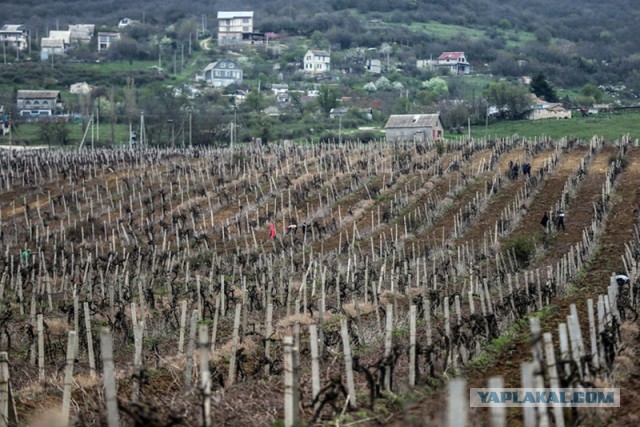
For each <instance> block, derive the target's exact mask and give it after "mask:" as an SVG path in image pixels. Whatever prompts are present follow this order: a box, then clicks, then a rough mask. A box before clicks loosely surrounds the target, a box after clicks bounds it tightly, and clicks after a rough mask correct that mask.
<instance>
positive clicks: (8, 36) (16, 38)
mask: <svg viewBox="0 0 640 427" xmlns="http://www.w3.org/2000/svg"><path fill="white" fill-rule="evenodd" d="M0 43H2V44H3V45H4V46H7V47H13V48H15V49H18V50H27V48H28V47H29V31H27V27H25V26H24V25H3V26H2V28H0Z"/></svg>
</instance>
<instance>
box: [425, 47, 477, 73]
mask: <svg viewBox="0 0 640 427" xmlns="http://www.w3.org/2000/svg"><path fill="white" fill-rule="evenodd" d="M433 66H434V67H435V68H440V69H442V68H445V69H448V70H449V72H450V73H451V74H469V72H470V71H471V66H470V65H469V62H467V58H466V57H465V56H464V52H442V54H441V55H440V56H439V57H438V59H436V60H435V61H433Z"/></svg>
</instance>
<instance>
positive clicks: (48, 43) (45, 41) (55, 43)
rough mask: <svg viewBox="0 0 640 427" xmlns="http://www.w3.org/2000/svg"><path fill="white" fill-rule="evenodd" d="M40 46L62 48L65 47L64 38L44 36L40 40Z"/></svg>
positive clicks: (43, 47)
mask: <svg viewBox="0 0 640 427" xmlns="http://www.w3.org/2000/svg"><path fill="white" fill-rule="evenodd" d="M40 47H41V48H42V49H45V48H49V49H52V48H60V49H64V40H62V39H54V38H51V37H43V38H42V40H41V41H40Z"/></svg>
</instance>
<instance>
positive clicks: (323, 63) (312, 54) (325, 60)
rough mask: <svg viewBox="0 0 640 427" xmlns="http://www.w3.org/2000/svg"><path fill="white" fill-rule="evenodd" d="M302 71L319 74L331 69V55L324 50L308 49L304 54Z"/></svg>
mask: <svg viewBox="0 0 640 427" xmlns="http://www.w3.org/2000/svg"><path fill="white" fill-rule="evenodd" d="M303 66H304V72H305V73H310V74H321V73H326V72H328V71H331V55H330V54H329V52H327V51H324V50H315V49H309V50H308V51H307V53H305V54H304V61H303Z"/></svg>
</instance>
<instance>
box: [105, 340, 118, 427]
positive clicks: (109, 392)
mask: <svg viewBox="0 0 640 427" xmlns="http://www.w3.org/2000/svg"><path fill="white" fill-rule="evenodd" d="M100 349H101V351H102V378H103V381H104V388H105V398H106V400H107V425H108V426H109V427H119V426H120V415H119V414H118V395H117V390H116V372H115V366H114V363H113V341H112V338H111V331H109V329H108V328H103V329H102V330H101V331H100Z"/></svg>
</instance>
